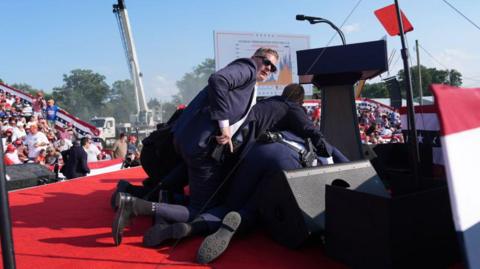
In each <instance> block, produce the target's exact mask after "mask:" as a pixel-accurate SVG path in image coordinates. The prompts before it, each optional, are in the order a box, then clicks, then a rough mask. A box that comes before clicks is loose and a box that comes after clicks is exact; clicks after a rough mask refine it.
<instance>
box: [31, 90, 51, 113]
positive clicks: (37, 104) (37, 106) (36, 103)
mask: <svg viewBox="0 0 480 269" xmlns="http://www.w3.org/2000/svg"><path fill="white" fill-rule="evenodd" d="M46 107H47V103H46V102H45V99H44V98H43V93H41V92H38V93H37V96H36V97H35V98H34V99H33V102H32V110H33V115H34V116H37V117H43V110H45V108H46Z"/></svg>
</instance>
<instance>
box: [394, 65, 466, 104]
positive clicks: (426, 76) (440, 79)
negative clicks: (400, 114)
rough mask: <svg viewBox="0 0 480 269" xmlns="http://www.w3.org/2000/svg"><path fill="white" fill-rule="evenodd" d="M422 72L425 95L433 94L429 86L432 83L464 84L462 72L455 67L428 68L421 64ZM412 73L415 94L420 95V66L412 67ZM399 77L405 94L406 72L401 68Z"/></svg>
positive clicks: (415, 95) (403, 94)
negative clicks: (443, 68)
mask: <svg viewBox="0 0 480 269" xmlns="http://www.w3.org/2000/svg"><path fill="white" fill-rule="evenodd" d="M420 73H421V75H422V93H423V96H431V95H432V92H430V89H429V86H430V85H431V84H437V83H439V84H448V85H452V86H457V87H458V86H461V85H462V74H461V73H460V72H458V71H457V70H455V69H450V70H448V69H447V70H437V69H436V68H428V67H425V66H423V65H420ZM410 74H411V76H412V87H413V96H414V97H417V96H419V88H418V66H412V67H410ZM398 79H399V81H400V87H401V89H402V96H405V89H406V84H405V72H404V71H403V69H402V70H400V71H399V72H398Z"/></svg>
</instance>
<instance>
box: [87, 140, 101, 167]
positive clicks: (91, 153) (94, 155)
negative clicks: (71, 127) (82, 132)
mask: <svg viewBox="0 0 480 269" xmlns="http://www.w3.org/2000/svg"><path fill="white" fill-rule="evenodd" d="M85 151H86V152H87V162H98V157H99V156H100V153H101V151H100V150H99V149H98V147H97V146H96V145H95V144H93V143H92V140H91V139H90V138H89V144H88V147H85Z"/></svg>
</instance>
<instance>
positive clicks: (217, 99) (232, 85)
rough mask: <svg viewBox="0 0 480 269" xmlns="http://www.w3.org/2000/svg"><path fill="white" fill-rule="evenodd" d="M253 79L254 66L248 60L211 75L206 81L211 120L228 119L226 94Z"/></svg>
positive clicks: (228, 106) (232, 64) (228, 104)
mask: <svg viewBox="0 0 480 269" xmlns="http://www.w3.org/2000/svg"><path fill="white" fill-rule="evenodd" d="M253 79H255V66H254V64H253V63H252V62H250V61H249V60H248V59H241V60H237V61H235V62H233V63H231V64H229V65H228V66H226V67H225V68H223V69H221V70H219V71H217V72H216V73H214V74H212V75H211V76H210V78H209V79H208V86H209V87H208V99H209V103H210V117H211V119H212V120H226V119H228V118H229V111H230V107H231V106H232V105H233V104H230V103H229V100H228V92H229V91H232V90H235V89H236V88H238V87H240V86H242V85H244V84H246V83H248V82H249V81H252V80H253Z"/></svg>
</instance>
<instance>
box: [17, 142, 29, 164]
mask: <svg viewBox="0 0 480 269" xmlns="http://www.w3.org/2000/svg"><path fill="white" fill-rule="evenodd" d="M15 146H16V147H17V155H18V159H20V161H21V162H22V163H26V162H28V150H27V147H26V146H25V145H24V144H23V141H22V140H21V139H17V140H16V141H15Z"/></svg>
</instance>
